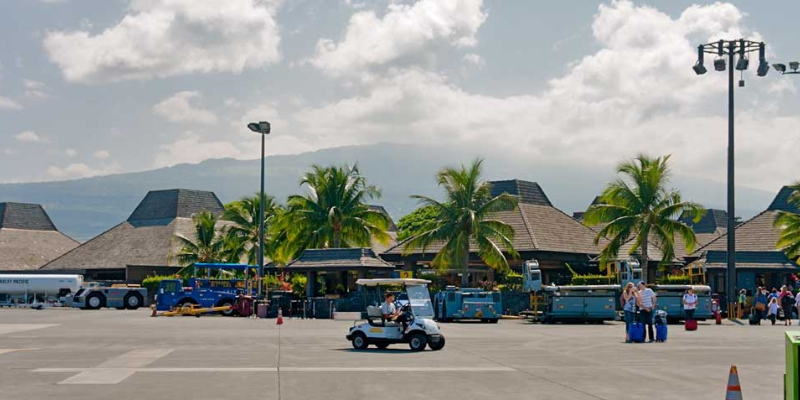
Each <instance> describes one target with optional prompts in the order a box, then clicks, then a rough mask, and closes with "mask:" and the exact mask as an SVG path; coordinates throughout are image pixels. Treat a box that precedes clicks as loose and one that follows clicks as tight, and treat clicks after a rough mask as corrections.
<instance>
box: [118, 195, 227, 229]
mask: <svg viewBox="0 0 800 400" xmlns="http://www.w3.org/2000/svg"><path fill="white" fill-rule="evenodd" d="M201 211H210V212H211V213H213V214H221V213H222V212H223V211H225V207H224V206H223V205H222V202H220V201H219V199H218V198H217V196H216V195H215V194H214V192H208V191H204V190H190V189H168V190H151V191H149V192H147V195H146V196H145V197H144V199H143V200H142V201H141V202H140V203H139V205H138V206H137V207H136V209H135V210H133V213H131V216H130V217H128V221H146V220H155V219H173V218H191V217H192V215H194V214H197V213H199V212H201Z"/></svg>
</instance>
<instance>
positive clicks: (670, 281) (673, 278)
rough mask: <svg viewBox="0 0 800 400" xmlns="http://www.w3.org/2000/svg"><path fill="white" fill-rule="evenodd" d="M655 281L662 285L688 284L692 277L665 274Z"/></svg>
mask: <svg viewBox="0 0 800 400" xmlns="http://www.w3.org/2000/svg"><path fill="white" fill-rule="evenodd" d="M657 283H660V284H662V285H689V284H691V283H692V279H691V278H690V277H689V275H667V276H663V277H661V278H660V279H659V280H658V282H657Z"/></svg>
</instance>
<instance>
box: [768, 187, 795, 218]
mask: <svg viewBox="0 0 800 400" xmlns="http://www.w3.org/2000/svg"><path fill="white" fill-rule="evenodd" d="M792 193H794V190H792V188H790V187H789V186H784V187H782V188H781V190H780V191H778V194H777V195H776V196H775V198H774V199H773V200H772V203H770V205H769V207H767V210H770V211H789V212H793V213H800V208H798V207H797V205H795V204H793V203H792V202H790V201H789V197H791V196H792Z"/></svg>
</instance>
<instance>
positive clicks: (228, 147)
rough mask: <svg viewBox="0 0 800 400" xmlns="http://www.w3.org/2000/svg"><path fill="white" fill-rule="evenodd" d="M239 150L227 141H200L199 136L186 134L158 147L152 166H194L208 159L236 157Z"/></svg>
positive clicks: (239, 152)
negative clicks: (188, 164) (187, 164)
mask: <svg viewBox="0 0 800 400" xmlns="http://www.w3.org/2000/svg"><path fill="white" fill-rule="evenodd" d="M240 154H241V150H240V149H239V148H238V147H237V146H236V145H234V144H233V143H232V142H229V141H202V138H201V137H200V136H199V135H196V134H194V133H191V132H188V133H185V134H183V135H182V136H181V138H179V139H178V140H177V141H175V142H173V143H169V144H164V145H161V146H159V149H158V152H157V153H156V157H155V162H154V166H155V167H157V168H160V167H169V166H172V165H176V164H182V163H190V164H195V163H199V162H201V161H203V160H207V159H209V158H229V157H234V158H236V157H238V156H239V155H240Z"/></svg>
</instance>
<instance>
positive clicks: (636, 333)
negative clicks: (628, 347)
mask: <svg viewBox="0 0 800 400" xmlns="http://www.w3.org/2000/svg"><path fill="white" fill-rule="evenodd" d="M628 338H629V339H630V340H631V342H634V343H643V342H644V324H643V323H641V322H633V323H631V327H630V329H629V330H628Z"/></svg>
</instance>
